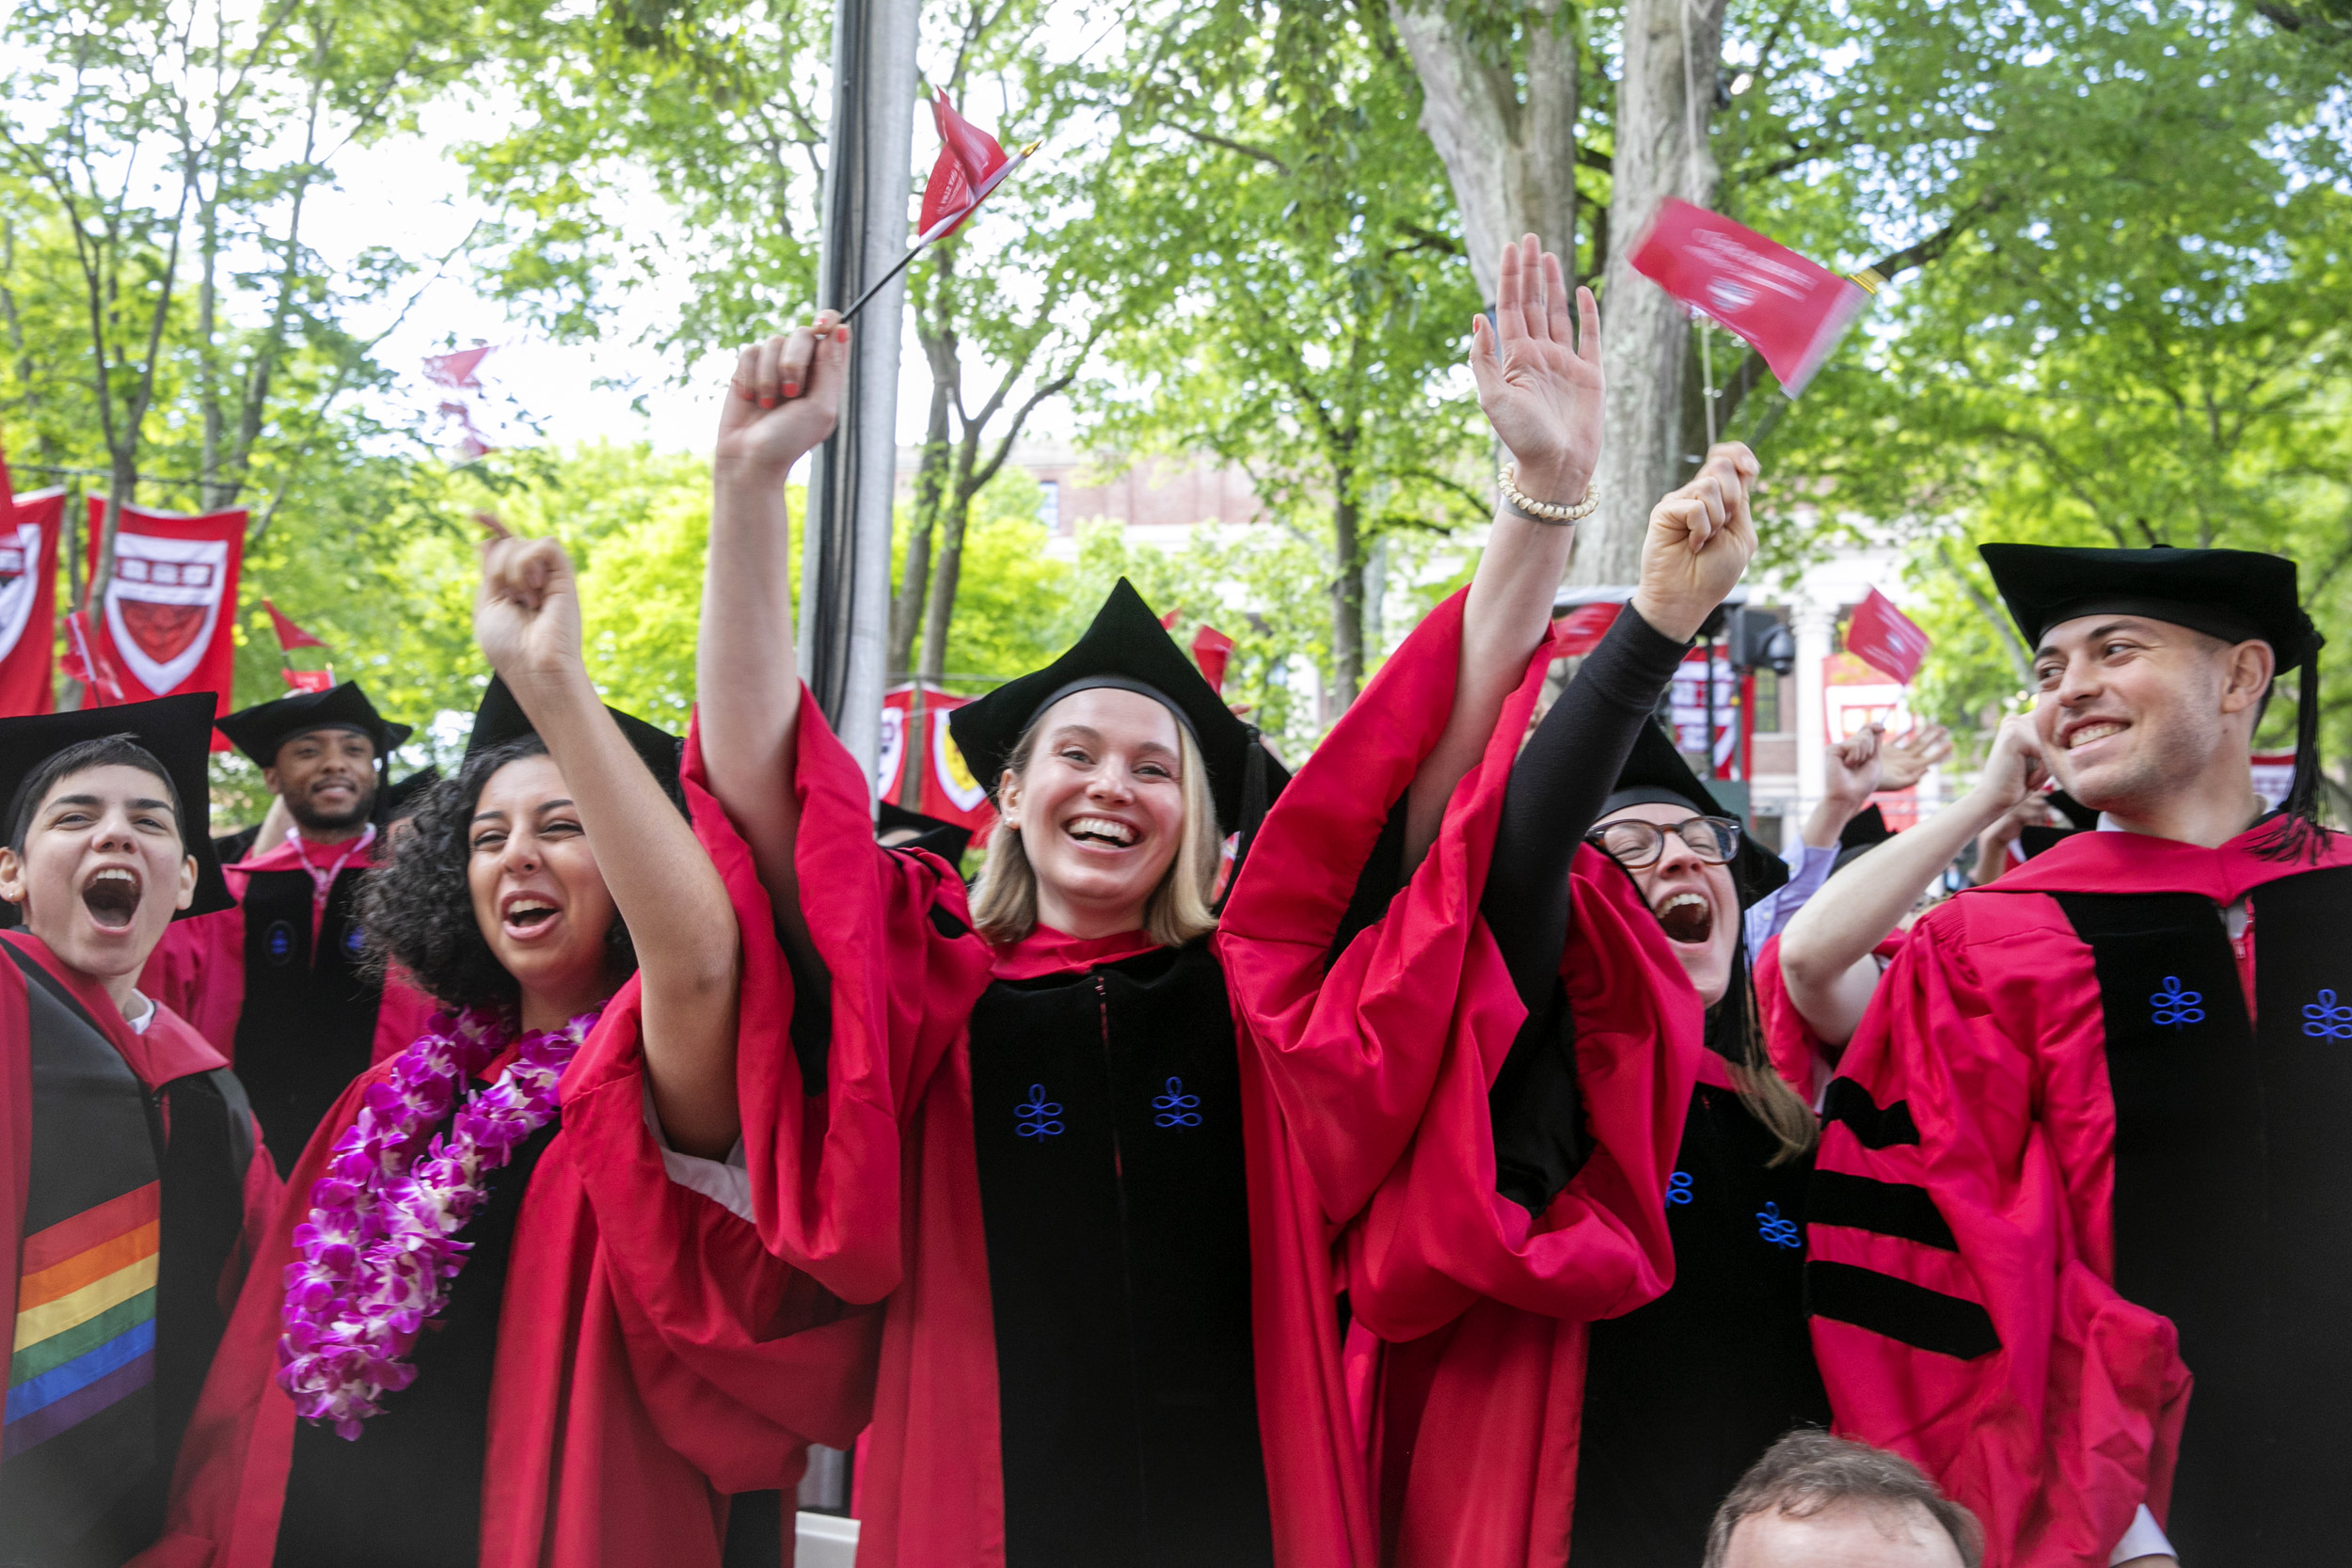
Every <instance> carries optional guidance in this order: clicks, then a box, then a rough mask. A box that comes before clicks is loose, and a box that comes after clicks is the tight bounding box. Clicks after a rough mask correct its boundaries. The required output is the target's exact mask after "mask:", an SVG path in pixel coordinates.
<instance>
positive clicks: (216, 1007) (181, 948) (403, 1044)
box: [139, 838, 440, 1064]
mask: <svg viewBox="0 0 2352 1568" xmlns="http://www.w3.org/2000/svg"><path fill="white" fill-rule="evenodd" d="M375 847H376V848H377V849H381V848H382V847H383V840H382V839H381V838H378V839H377V841H376V845H375ZM301 869H302V858H301V856H300V855H299V854H298V853H297V852H296V851H295V849H294V846H293V845H292V844H291V843H288V844H280V845H279V846H278V847H277V848H275V849H272V850H271V851H270V852H269V853H268V854H265V855H257V856H255V857H253V858H252V859H250V860H244V861H239V862H237V863H235V864H233V865H225V866H223V867H221V876H222V877H223V878H224V879H226V880H227V881H228V883H229V891H230V894H232V895H234V896H235V897H236V899H237V904H236V907H234V908H232V909H226V910H216V911H214V912H213V913H211V914H200V915H196V916H194V917H192V918H190V919H187V920H177V921H174V922H172V925H171V928H170V929H169V930H167V931H166V932H165V933H164V940H163V941H162V942H158V943H156V945H155V951H154V952H153V953H151V954H150V955H149V956H148V959H147V967H146V968H145V969H144V970H142V971H140V973H139V990H142V991H145V992H146V993H147V994H148V995H150V996H152V997H154V998H155V999H156V1000H158V1001H160V1002H163V1003H165V1004H166V1005H167V1006H169V1007H170V1008H171V1009H172V1010H173V1011H174V1012H176V1013H178V1014H179V1015H180V1016H181V1017H183V1018H184V1019H186V1020H187V1021H188V1022H190V1023H192V1024H194V1025H195V1026H196V1029H197V1032H198V1033H199V1034H200V1035H202V1036H203V1037H205V1038H206V1039H207V1040H210V1041H211V1042H212V1044H213V1048H214V1049H215V1050H216V1051H218V1052H219V1053H221V1054H222V1055H224V1056H227V1057H228V1058H229V1059H230V1062H231V1064H233V1063H234V1062H235V1060H236V1054H237V1022H238V1019H239V1017H240V1015H241V1014H243V1012H244V1011H245V957H246V945H245V939H246V932H245V892H246V885H247V883H248V882H249V881H250V880H251V879H252V877H253V874H254V873H256V872H261V871H299V870H301ZM311 935H312V938H313V940H314V941H315V939H316V937H317V930H316V926H315V918H314V922H313V928H312V932H311ZM439 1010H440V1005H439V1004H438V1003H437V1002H435V1001H434V1000H433V999H432V998H431V997H429V996H427V995H425V994H424V993H423V992H422V991H421V990H417V988H416V987H414V986H412V985H410V984H409V983H408V982H407V981H406V980H405V979H404V978H403V977H402V976H400V975H398V974H394V975H392V976H391V977H390V978H389V979H388V980H386V981H385V984H384V997H383V1001H382V1002H381V1003H380V1004H379V1005H378V1006H377V1009H376V1017H375V1037H374V1041H373V1047H372V1049H371V1051H370V1053H369V1061H370V1063H371V1064H373V1063H377V1062H382V1061H384V1060H386V1059H387V1058H389V1057H391V1056H395V1055H398V1054H399V1053H401V1052H402V1051H404V1050H405V1049H406V1048H407V1045H408V1042H409V1041H410V1040H413V1039H415V1038H416V1037H418V1036H419V1035H421V1034H423V1033H424V1029H425V1025H426V1024H427V1023H429V1022H432V1020H433V1015H434V1014H435V1013H437V1012H438V1011H439Z"/></svg>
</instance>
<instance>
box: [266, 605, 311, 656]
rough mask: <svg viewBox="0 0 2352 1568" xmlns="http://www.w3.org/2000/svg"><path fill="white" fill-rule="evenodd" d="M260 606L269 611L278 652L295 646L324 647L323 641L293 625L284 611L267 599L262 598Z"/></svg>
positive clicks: (290, 650)
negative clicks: (276, 638) (276, 635)
mask: <svg viewBox="0 0 2352 1568" xmlns="http://www.w3.org/2000/svg"><path fill="white" fill-rule="evenodd" d="M262 609H263V610H268V611H269V624H270V628H271V629H272V630H273V631H275V632H277V633H278V652H280V653H287V654H290V653H293V652H294V650H295V649H296V648H324V647H326V643H325V642H322V641H319V640H318V639H317V638H315V637H313V636H311V635H310V633H309V632H307V631H304V630H303V629H302V628H301V627H300V626H295V625H294V623H293V622H292V621H290V620H288V619H287V618H286V613H285V611H283V610H279V609H278V607H277V606H276V605H274V604H272V603H270V602H269V600H267V599H263V600H262Z"/></svg>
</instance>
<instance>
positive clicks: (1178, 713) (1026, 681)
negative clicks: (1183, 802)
mask: <svg viewBox="0 0 2352 1568" xmlns="http://www.w3.org/2000/svg"><path fill="white" fill-rule="evenodd" d="M1103 687H1111V688H1115V689H1120V690H1124V691H1135V692H1139V693H1141V694H1142V695H1144V696H1147V697H1150V698H1152V699H1153V700H1154V701H1156V702H1158V703H1159V704H1160V705H1163V706H1164V707H1166V708H1167V709H1168V712H1170V713H1171V714H1173V715H1175V718H1176V721H1177V722H1178V723H1179V724H1182V725H1183V726H1184V729H1185V730H1186V732H1187V733H1189V734H1190V735H1191V736H1192V738H1193V742H1194V744H1196V745H1198V746H1199V747H1200V755H1201V758H1202V760H1203V761H1205V762H1206V763H1207V764H1208V768H1209V794H1210V797H1211V798H1212V799H1213V800H1215V801H1216V816H1217V821H1218V823H1219V824H1220V825H1221V826H1222V827H1223V828H1224V829H1225V830H1226V831H1227V832H1240V833H1241V834H1242V836H1243V839H1244V840H1245V842H1246V841H1247V840H1248V836H1249V835H1250V834H1251V833H1253V832H1256V831H1257V826H1258V823H1259V821H1260V820H1261V819H1262V818H1263V816H1265V814H1266V812H1267V810H1268V809H1269V808H1271V807H1272V805H1273V804H1274V798H1275V796H1276V795H1278V794H1279V793H1280V792H1281V788H1282V785H1284V784H1288V783H1289V782H1290V773H1289V771H1288V770H1287V769H1285V768H1283V767H1282V765H1281V764H1280V763H1279V762H1277V761H1275V760H1274V756H1273V753H1271V752H1268V751H1267V750H1266V749H1265V748H1264V747H1263V745H1261V744H1259V741H1258V731H1257V728H1256V727H1255V726H1254V725H1251V724H1248V723H1245V722H1243V721H1241V720H1240V719H1238V718H1236V717H1234V714H1233V710H1232V709H1231V708H1229V707H1227V706H1226V705H1225V699H1224V698H1222V697H1220V696H1218V695H1217V693H1216V688H1215V687H1213V686H1211V685H1210V684H1209V683H1208V682H1207V681H1206V680H1204V679H1203V678H1202V677H1201V674H1200V671H1199V670H1198V669H1196V668H1194V666H1193V662H1192V660H1191V659H1189V658H1187V657H1184V650H1183V649H1181V648H1179V647H1178V646H1177V645H1176V640H1175V639H1174V638H1172V637H1170V636H1168V630H1167V628H1166V627H1164V626H1161V625H1160V621H1159V617H1158V616H1156V615H1154V614H1152V610H1151V607H1150V606H1149V605H1146V604H1145V603H1144V602H1143V595H1142V594H1138V593H1136V590H1135V585H1134V584H1133V583H1131V582H1129V581H1128V580H1127V579H1126V578H1120V579H1119V582H1118V585H1117V586H1116V587H1114V588H1113V589H1112V590H1111V592H1110V596H1109V597H1108V598H1106V599H1104V601H1103V608H1102V609H1101V610H1097V611H1096V612H1095V615H1094V623H1093V625H1091V626H1088V627H1087V630H1086V635H1085V636H1083V637H1081V638H1079V639H1078V641H1075V642H1073V643H1072V644H1071V645H1070V650H1069V652H1067V653H1065V654H1063V655H1062V656H1061V657H1059V658H1057V659H1056V660H1054V662H1053V663H1051V664H1048V665H1047V666H1045V668H1043V669H1042V670H1034V671H1031V672H1030V673H1028V674H1025V675H1023V676H1022V677H1021V678H1020V679H1018V680H1012V681H1007V682H1006V683H1005V684H1004V685H1002V686H1000V687H998V688H997V689H995V690H993V691H992V692H990V693H989V694H988V695H987V696H985V697H982V698H979V699H978V700H977V701H975V702H970V703H966V704H964V705H963V706H961V707H960V708H957V709H956V710H955V711H954V712H953V713H950V714H949V715H948V716H947V729H948V733H949V734H951V735H952V736H955V741H956V746H957V748H958V749H959V750H960V751H961V752H963V760H964V762H965V763H966V764H967V765H969V766H970V768H971V769H972V776H973V777H974V778H975V779H977V780H979V781H980V783H981V784H983V785H985V786H986V788H987V790H988V798H989V799H990V800H995V799H996V787H997V785H998V784H1000V783H1002V782H1003V779H1004V775H1005V764H1006V763H1007V761H1009V759H1010V758H1011V756H1012V753H1013V752H1014V751H1015V750H1016V749H1017V748H1018V747H1019V746H1020V744H1021V737H1022V736H1024V735H1025V734H1027V733H1028V729H1029V726H1030V725H1031V724H1033V723H1035V722H1036V721H1037V719H1038V717H1039V715H1041V714H1042V713H1043V712H1044V711H1045V710H1046V709H1047V708H1049V707H1052V706H1053V705H1055V704H1056V703H1058V702H1060V701H1061V700H1062V699H1063V698H1064V697H1068V696H1071V695H1073V694H1074V693H1076V692H1080V691H1089V690H1094V689H1100V688H1103Z"/></svg>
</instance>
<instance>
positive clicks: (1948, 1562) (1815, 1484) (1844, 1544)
mask: <svg viewBox="0 0 2352 1568" xmlns="http://www.w3.org/2000/svg"><path fill="white" fill-rule="evenodd" d="M1983 1543H1984V1532H1983V1531H1982V1530H1981V1529H1979V1528H1978V1525H1977V1516H1976V1515H1975V1514H1973V1513H1969V1512H1968V1511H1967V1510H1966V1509H1964V1508H1963V1507H1961V1506H1960V1504H1958V1503H1956V1502H1954V1501H1952V1500H1951V1499H1950V1498H1949V1497H1946V1496H1944V1494H1943V1493H1941V1492H1939V1491H1937V1490H1936V1487H1935V1482H1933V1481H1930V1480H1929V1479H1928V1478H1927V1477H1926V1476H1924V1475H1921V1474H1920V1473H1919V1467H1918V1466H1917V1465H1914V1464H1912V1463H1911V1461H1909V1460H1907V1459H1905V1458H1903V1457H1902V1455H1900V1454H1896V1453H1889V1452H1887V1451H1886V1450H1885V1449H1874V1448H1871V1447H1870V1446H1869V1445H1868V1444H1867V1443H1854V1442H1849V1441H1847V1440H1846V1439H1845V1438H1842V1437H1832V1436H1831V1435H1830V1434H1829V1433H1826V1432H1818V1431H1801V1432H1792V1433H1788V1435H1787V1436H1786V1437H1783V1438H1782V1439H1781V1440H1780V1441H1779V1442H1777V1443H1774V1444H1773V1445H1772V1447H1771V1448H1769V1449H1766V1450H1765V1451H1764V1457H1763V1458H1761V1459H1759V1460H1757V1461H1756V1463H1755V1464H1754V1465H1750V1466H1749V1467H1748V1473H1747V1474H1746V1475H1744V1476H1742V1477H1740V1484H1739V1485H1737V1486H1735V1487H1733V1488H1732V1490H1731V1496H1729V1497H1725V1498H1724V1505H1723V1507H1721V1508H1720V1509H1717V1510H1716V1511H1715V1523H1714V1526H1713V1528H1710V1529H1709V1530H1708V1537H1707V1561H1706V1564H1705V1568H1979V1564H1980V1563H1982V1562H1983V1560H1984V1544H1983Z"/></svg>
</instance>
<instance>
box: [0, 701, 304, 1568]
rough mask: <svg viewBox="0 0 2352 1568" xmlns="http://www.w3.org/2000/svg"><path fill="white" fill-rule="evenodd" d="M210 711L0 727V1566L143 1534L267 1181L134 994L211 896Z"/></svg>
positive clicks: (223, 1102)
mask: <svg viewBox="0 0 2352 1568" xmlns="http://www.w3.org/2000/svg"><path fill="white" fill-rule="evenodd" d="M212 714H213V697H212V694H211V693H210V692H203V693H199V694H197V695H194V696H183V697H165V698H161V699H158V700H156V701H154V702H148V703H137V704H133V705H128V706H123V707H109V708H98V709H85V710H83V711H81V712H78V713H56V714H45V715H42V716H40V717H38V718H29V719H9V720H0V802H5V807H0V809H5V811H6V813H7V815H6V817H5V826H0V832H5V834H6V835H7V836H6V841H5V844H0V899H6V900H7V901H8V904H9V905H11V906H13V913H14V914H16V915H17V916H20V917H21V918H22V921H23V924H24V929H22V930H12V931H9V932H8V933H7V934H6V935H0V1291H5V1292H6V1293H5V1295H4V1296H0V1306H5V1307H6V1308H7V1320H6V1321H8V1323H11V1324H12V1325H13V1331H14V1332H13V1338H12V1341H11V1343H12V1352H11V1354H10V1358H9V1363H8V1380H7V1383H6V1385H5V1386H0V1432H5V1434H6V1435H5V1437H4V1438H0V1561H6V1562H10V1563H18V1562H23V1563H38V1564H66V1563H72V1564H95V1565H106V1564H114V1563H119V1562H122V1561H124V1560H127V1559H128V1558H130V1557H131V1556H132V1554H134V1553H135V1552H137V1551H139V1550H141V1549H142V1548H144V1547H146V1546H147V1545H149V1544H151V1543H152V1542H153V1541H154V1539H155V1536H156V1533H157V1531H158V1530H159V1529H160V1528H161V1526H162V1520H163V1501H164V1487H165V1483H166V1482H167V1481H169V1479H170V1476H171V1467H172V1461H173V1457H174V1455H175V1454H176V1453H177V1452H178V1449H179V1447H180V1437H181V1433H183V1431H184V1430H185V1428H186V1426H187V1423H188V1416H189V1412H190V1411H191V1410H192V1409H193V1408H194V1406H195V1403H196V1396H197V1392H198V1390H199V1387H200V1386H202V1384H203V1381H204V1375H205V1371H206V1370H207V1369H208V1368H209V1367H210V1365H211V1363H212V1360H213V1353H214V1350H215V1346H216V1345H217V1344H218V1343H219V1341H220V1336H221V1331H222V1328H223V1326H224V1314H223V1310H222V1306H221V1304H222V1303H223V1302H225V1301H230V1300H233V1299H234V1297H235V1294H236V1291H237V1288H238V1285H239V1282H240V1281H241V1279H242V1277H243V1275H244V1273H245V1269H246V1259H247V1258H248V1257H249V1256H250V1239H251V1238H252V1237H253V1236H255V1235H258V1234H259V1232H260V1228H261V1227H262V1225H263V1224H264V1223H265V1222H266V1221H267V1219H268V1217H269V1214H270V1212H271V1211H272V1210H273V1209H274V1208H275V1207H276V1202H277V1198H278V1180H277V1177H276V1175H275V1173H274V1172H273V1171H272V1170H271V1169H270V1164H269V1161H268V1159H267V1158H266V1157H265V1156H264V1155H263V1154H262V1153H261V1151H260V1141H259V1138H258V1136H257V1133H256V1131H255V1127H254V1120H253V1114H252V1112H251V1111H250V1110H249V1109H247V1108H246V1101H245V1095H244V1091H243V1090H242V1089H241V1088H240V1087H239V1086H238V1084H237V1080H236V1078H235V1076H234V1075H233V1074H231V1073H230V1072H229V1071H228V1070H227V1066H226V1064H225V1063H224V1062H223V1061H222V1059H221V1057H220V1054H219V1053H217V1052H215V1050H213V1048H212V1047H211V1046H209V1045H207V1044H206V1043H205V1042H204V1040H203V1038H202V1037H200V1036H199V1035H198V1034H197V1032H196V1031H195V1030H194V1029H192V1028H190V1027H189V1026H188V1024H187V1023H186V1022H184V1021H183V1020H182V1019H180V1018H179V1017H178V1016H176V1015H175V1014H174V1013H173V1012H172V1011H171V1009H170V1008H169V1007H167V1006H164V1005H163V1004H161V1003H160V1002H157V1001H155V1000H153V999H152V998H151V997H149V996H146V995H143V994H142V993H141V992H140V990H139V988H138V986H137V984H136V981H137V978H138V974H139V969H140V966H141V965H142V964H143V963H145V961H146V959H147V956H148V954H149V952H150V951H151V949H152V948H153V947H154V945H155V943H156V942H158V941H159V940H160V939H161V938H162V936H163V934H164V931H165V930H166V928H167V927H169V926H170V925H171V924H172V922H173V921H175V920H178V919H180V918H181V917H183V916H187V915H200V914H202V913H203V912H204V911H208V910H217V909H221V908H224V907H226V905H227V904H228V900H229V895H228V890H227V889H226V888H225V887H224V886H223V885H222V884H221V879H220V871H219V868H218V866H217V865H216V864H215V863H214V860H213V854H212V844H211V841H210V840H209V839H208V838H207V837H206V836H205V818H206V815H207V813H206V802H205V793H204V791H205V781H204V760H205V752H206V744H207V740H208V738H209V735H210V731H211V727H212Z"/></svg>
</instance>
